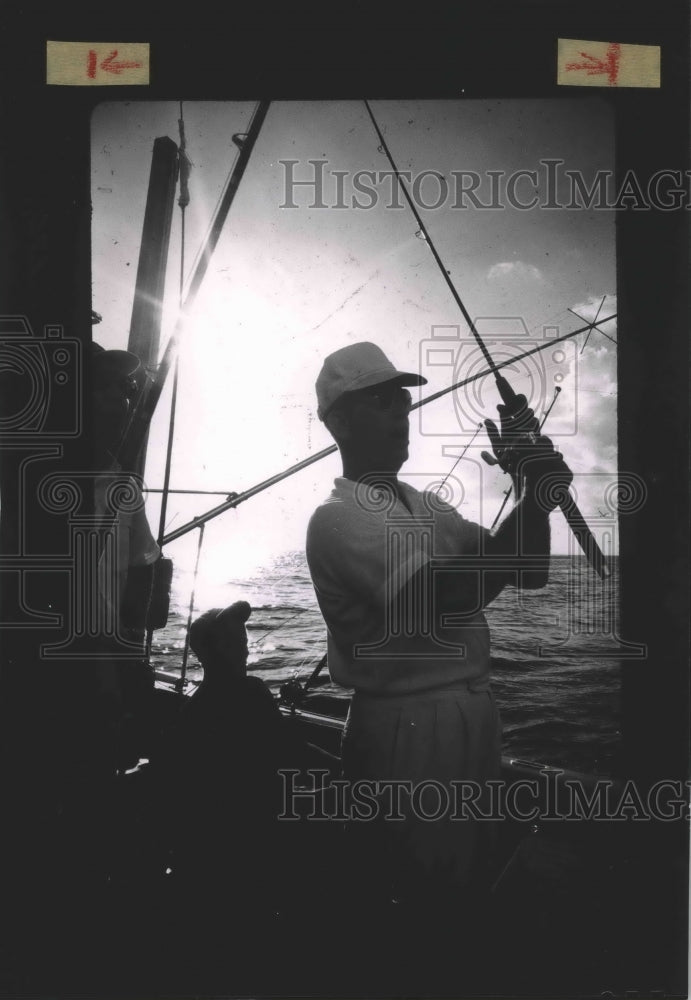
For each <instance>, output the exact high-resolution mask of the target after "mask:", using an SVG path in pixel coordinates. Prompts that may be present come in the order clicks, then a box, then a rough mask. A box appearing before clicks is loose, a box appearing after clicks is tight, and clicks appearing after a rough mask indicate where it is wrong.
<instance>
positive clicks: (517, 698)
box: [152, 552, 621, 774]
mask: <svg viewBox="0 0 691 1000" xmlns="http://www.w3.org/2000/svg"><path fill="white" fill-rule="evenodd" d="M190 583H191V581H188V580H185V579H181V578H180V577H178V578H177V579H176V580H175V581H174V588H173V589H174V596H173V602H172V605H171V614H170V616H169V620H168V625H167V626H166V628H165V629H161V630H160V631H158V632H156V633H155V635H154V643H153V647H152V662H153V665H154V667H155V668H156V669H160V670H165V671H166V672H167V673H175V672H179V670H180V663H181V654H182V649H183V646H184V641H185V631H186V624H187V616H188V611H189V600H190V592H189V590H188V592H187V593H185V588H186V586H189V584H190ZM215 596H216V599H215V600H214V606H219V607H221V606H224V605H226V604H230V603H232V602H233V601H235V600H239V599H244V600H247V601H249V602H250V604H251V605H252V616H251V618H250V620H249V621H248V623H247V625H248V635H249V643H250V657H249V670H250V671H251V672H253V673H255V674H256V675H257V676H259V677H261V678H263V679H264V680H265V681H266V682H267V684H269V686H270V687H271V688H272V689H273V690H274V691H276V692H277V691H278V688H279V687H280V685H281V684H282V683H283V682H284V681H286V680H289V679H290V678H292V677H294V676H297V677H299V678H301V679H304V678H306V677H308V676H309V675H310V673H311V672H312V670H313V669H314V668H315V667H316V665H317V663H318V662H319V660H320V659H321V657H322V656H323V655H324V653H325V652H326V632H325V626H324V622H323V619H322V617H321V613H320V611H319V607H318V605H317V602H316V598H315V596H314V591H313V589H312V584H311V581H310V577H309V572H308V569H307V564H306V562H305V557H304V554H303V553H301V552H294V553H289V554H287V555H283V556H281V557H280V558H278V559H277V560H276V561H275V562H274V563H273V564H272V565H270V566H267V567H266V568H265V569H264V570H263V571H262V572H261V573H260V574H257V575H256V576H254V577H252V578H250V579H246V580H229V581H228V582H227V584H226V585H225V586H224V587H222V588H221V589H220V591H219V592H218V594H217V595H215ZM205 610H207V608H206V607H199V608H197V607H195V616H196V615H197V614H199V613H201V612H202V611H205ZM486 615H487V620H488V622H489V626H490V633H491V638H492V663H493V667H492V683H493V687H494V691H495V694H496V697H497V701H498V703H499V707H500V710H501V715H502V721H503V733H504V752H505V753H507V754H511V755H512V756H516V757H522V758H525V759H528V760H533V761H539V762H542V763H547V764H553V765H556V766H559V767H566V768H574V769H576V770H580V771H586V772H589V773H596V774H609V773H611V772H612V769H613V766H614V762H615V760H616V755H617V753H618V750H619V741H620V732H619V696H620V672H621V664H620V659H619V642H618V640H617V638H616V637H617V634H618V630H617V622H618V573H617V565H616V560H614V564H613V572H612V574H611V576H610V577H609V579H608V580H606V581H601V580H599V579H598V578H597V577H596V576H595V574H594V573H593V571H592V570H591V569H590V568H589V567H588V565H587V563H586V561H585V559H584V558H582V557H577V556H554V557H553V559H552V569H551V574H550V582H549V584H548V585H547V587H545V588H544V590H541V591H533V592H524V593H521V592H518V591H516V590H515V589H514V588H507V589H506V590H505V591H504V592H503V593H502V594H501V595H500V596H499V597H498V598H497V600H496V601H495V602H494V603H493V604H492V605H491V606H490V607H489V608H488V609H487V611H486ZM188 676H189V677H190V678H192V679H200V678H201V676H202V672H201V670H200V668H199V666H198V664H197V661H196V659H195V657H194V654H192V653H190V654H189V659H188ZM323 676H327V674H326V671H324V674H323ZM319 691H320V693H329V694H331V695H333V696H335V697H339V698H345V699H347V698H349V697H350V692H349V691H348V690H346V689H344V688H341V687H338V686H337V685H334V684H331V683H330V682H328V683H325V684H323V685H322V686H321V687H320V688H319Z"/></svg>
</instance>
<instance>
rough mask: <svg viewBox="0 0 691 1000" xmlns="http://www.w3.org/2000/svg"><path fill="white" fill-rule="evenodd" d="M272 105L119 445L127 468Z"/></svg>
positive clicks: (243, 149) (238, 167)
mask: <svg viewBox="0 0 691 1000" xmlns="http://www.w3.org/2000/svg"><path fill="white" fill-rule="evenodd" d="M270 103H271V102H270V101H259V103H258V105H257V109H256V111H255V112H254V115H253V117H252V120H251V122H250V126H249V128H248V130H247V133H246V134H245V135H244V136H243V138H242V140H241V141H240V142H238V143H236V145H238V146H239V149H240V152H239V155H238V158H237V160H236V162H235V166H234V167H233V170H232V172H231V175H230V177H229V178H228V184H227V186H226V189H225V191H224V192H223V197H222V198H221V201H220V203H219V206H218V210H217V212H216V216H215V218H214V220H213V222H212V225H211V228H210V230H209V234H208V236H207V238H206V242H205V244H204V248H203V250H202V252H201V254H200V255H199V259H198V261H197V264H196V267H195V270H194V273H193V275H192V278H191V280H190V283H189V286H188V290H187V294H186V296H185V301H184V303H183V305H182V308H181V309H180V311H179V312H178V317H177V320H176V323H175V327H174V329H173V332H172V334H171V336H170V339H169V340H168V343H167V344H166V349H165V351H164V353H163V357H162V358H161V362H160V364H159V366H158V371H157V372H156V375H155V376H154V377H153V379H152V380H151V381H150V382H149V383H148V384H147V385H146V386H145V387H143V388H142V391H141V394H140V397H139V400H138V405H137V406H136V407H135V408H134V409H133V411H132V414H131V415H130V418H129V420H128V422H127V425H126V426H125V429H124V432H123V436H122V439H121V441H120V445H119V447H118V449H117V455H116V459H117V461H118V462H119V464H120V465H121V466H123V467H124V468H126V467H127V466H128V465H129V464H131V463H132V462H133V461H134V459H136V456H137V454H138V452H139V450H140V448H141V446H142V443H143V441H144V438H145V436H146V432H147V430H148V428H149V425H150V424H151V418H152V417H153V415H154V411H155V410H156V406H157V405H158V401H159V399H160V397H161V393H162V392H163V387H164V385H165V382H166V379H167V377H168V374H169V372H170V370H171V369H172V367H173V363H174V361H175V358H176V357H177V352H178V346H179V342H180V337H181V334H182V330H183V327H184V324H185V322H186V320H187V316H188V314H189V312H190V310H191V308H192V306H193V304H194V301H195V299H196V297H197V294H198V292H199V288H200V286H201V283H202V281H203V280H204V276H205V275H206V272H207V269H208V267H209V263H210V262H211V257H212V255H213V252H214V250H215V249H216V244H217V243H218V240H219V238H220V235H221V232H222V230H223V226H224V225H225V221H226V219H227V217H228V212H229V211H230V207H231V205H232V204H233V201H234V199H235V195H236V194H237V191H238V187H239V185H240V181H241V180H242V177H243V175H244V173H245V169H246V167H247V164H248V162H249V158H250V154H251V152H252V150H253V149H254V146H255V143H256V141H257V138H258V136H259V131H260V129H261V127H262V125H263V123H264V119H265V118H266V114H267V111H268V110H269V104H270Z"/></svg>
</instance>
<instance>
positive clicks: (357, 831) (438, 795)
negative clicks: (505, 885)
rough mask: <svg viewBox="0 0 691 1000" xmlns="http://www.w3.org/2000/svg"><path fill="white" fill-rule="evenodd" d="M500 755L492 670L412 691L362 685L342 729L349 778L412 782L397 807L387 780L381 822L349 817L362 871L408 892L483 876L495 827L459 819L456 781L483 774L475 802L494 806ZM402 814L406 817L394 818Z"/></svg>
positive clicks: (381, 800)
mask: <svg viewBox="0 0 691 1000" xmlns="http://www.w3.org/2000/svg"><path fill="white" fill-rule="evenodd" d="M500 755H501V724H500V719H499V711H498V709H497V706H496V703H495V700H494V695H493V693H492V691H491V688H490V686H489V682H488V681H487V680H486V679H483V680H478V681H470V682H459V683H457V684H454V685H453V686H452V687H445V688H438V689H435V690H432V691H422V692H416V693H414V694H406V695H390V696H388V695H387V696H383V695H382V696H378V695H377V696H374V695H368V694H364V693H362V692H356V693H355V694H354V696H353V699H352V702H351V706H350V711H349V713H348V719H347V721H346V727H345V731H344V735H343V744H342V762H343V775H344V777H345V778H346V779H348V780H350V782H351V783H352V782H358V781H370V782H372V781H374V782H387V781H394V782H404V783H405V785H404V786H403V787H404V789H405V791H401V792H397V793H396V794H397V799H396V803H395V807H394V808H393V809H392V808H391V805H390V803H391V795H392V792H391V791H390V790H387V789H386V786H385V785H384V786H379V791H380V795H379V798H378V800H377V801H378V803H379V810H378V818H377V819H376V821H372V820H367V819H365V820H358V819H351V821H350V822H349V824H348V833H349V837H350V843H351V844H352V845H353V848H354V852H355V856H356V857H357V858H358V859H359V861H358V862H357V864H358V866H359V869H360V871H361V873H363V874H364V873H365V871H366V872H367V876H366V877H368V878H370V879H371V878H373V877H374V878H377V879H379V880H380V881H385V882H387V883H388V885H389V886H392V887H393V888H392V889H391V890H390V891H391V892H393V894H394V895H400V896H403V897H404V896H405V895H406V894H412V895H419V894H420V893H422V894H423V895H424V894H425V893H426V892H431V893H435V892H439V891H442V892H444V891H450V892H453V891H454V890H456V889H458V888H459V887H462V886H468V885H471V884H473V883H476V882H477V881H478V880H481V876H482V868H483V865H485V864H486V862H487V859H488V851H489V848H490V845H491V841H492V839H493V833H494V829H495V827H494V824H493V823H489V822H486V821H484V820H476V819H473V818H460V817H461V816H462V813H463V811H464V810H463V809H461V808H459V802H460V797H461V793H460V792H459V789H458V787H457V786H455V785H454V784H453V783H454V782H473V783H477V786H478V787H479V788H480V789H481V790H482V791H481V792H480V797H479V798H478V799H477V801H476V805H477V807H478V808H479V809H482V810H483V811H484V810H486V807H487V794H486V786H485V782H486V781H487V780H488V779H496V778H498V777H499V768H500ZM408 789H410V790H411V791H412V792H413V794H412V795H410V794H409V793H408ZM463 794H470V792H469V791H466V793H463ZM363 811H364V812H366V810H361V812H363ZM466 811H467V810H466ZM397 813H398V814H399V815H400V813H402V814H403V816H404V818H403V819H394V818H391V817H392V816H393V815H395V814H397ZM454 814H455V815H456V818H452V817H453V816H454ZM387 817H388V818H387ZM375 871H376V875H374V874H373V872H375ZM385 891H389V890H388V889H385Z"/></svg>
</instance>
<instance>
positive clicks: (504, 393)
mask: <svg viewBox="0 0 691 1000" xmlns="http://www.w3.org/2000/svg"><path fill="white" fill-rule="evenodd" d="M365 108H366V109H367V113H368V114H369V116H370V119H371V121H372V125H373V126H374V130H375V132H376V133H377V137H378V139H379V142H380V148H381V150H382V151H383V152H384V153H385V155H386V156H387V158H388V160H389V163H390V164H391V168H392V170H393V173H394V175H395V177H396V179H397V180H398V183H399V186H400V188H401V190H402V192H403V194H404V195H405V199H406V201H407V202H408V206H409V208H410V210H411V212H412V213H413V216H414V218H415V221H416V222H417V224H418V226H419V232H420V233H421V235H422V236H423V238H424V240H425V242H426V243H427V245H428V247H429V248H430V250H431V252H432V256H433V257H434V259H435V261H436V263H437V265H438V267H439V270H440V272H441V274H442V277H443V278H444V281H445V282H446V284H447V286H448V288H449V291H450V292H451V295H452V296H453V299H454V302H455V303H456V305H457V306H458V308H459V309H460V311H461V315H462V316H463V319H464V320H465V321H466V323H467V324H468V329H469V330H470V332H471V333H472V335H473V337H474V338H475V341H476V343H477V345H478V347H479V348H480V351H481V352H482V355H483V357H484V359H485V361H486V362H487V365H488V367H489V370H490V372H491V373H492V375H493V376H494V381H495V384H496V386H497V390H498V392H499V395H500V397H501V400H502V402H503V403H504V405H505V406H506V407H508V408H509V411H510V412H511V411H512V410H513V412H517V408H518V407H519V403H518V396H517V394H516V393H515V392H514V390H513V389H512V387H511V386H510V385H509V383H508V382H507V380H506V379H505V378H504V376H503V375H500V374H499V366H498V365H496V364H495V363H494V361H493V360H492V356H491V354H490V353H489V351H488V350H487V347H486V345H485V343H484V341H483V339H482V337H481V336H480V334H479V333H478V331H477V328H476V326H475V323H474V322H473V319H472V317H471V315H470V313H469V312H468V310H467V309H466V307H465V305H464V304H463V300H462V299H461V297H460V295H459V293H458V291H457V289H456V286H455V285H454V283H453V281H452V280H451V276H450V273H449V271H448V270H447V269H446V268H445V267H444V262H443V261H442V259H441V257H440V256H439V254H438V252H437V249H436V247H435V246H434V244H433V242H432V240H431V239H430V236H429V233H428V232H427V228H426V226H425V224H424V222H423V221H422V218H421V217H420V213H419V212H418V210H417V208H416V207H415V204H414V202H413V199H412V198H411V196H410V194H409V193H408V188H407V187H406V186H405V184H404V183H403V178H402V177H401V175H400V173H399V170H398V167H397V166H396V164H395V163H394V159H393V157H392V155H391V152H390V151H389V148H388V146H387V144H386V140H385V139H384V136H383V135H382V132H381V130H380V128H379V125H378V124H377V120H376V119H375V117H374V115H373V113H372V109H371V108H370V105H369V101H367V100H365ZM602 322H604V320H602ZM532 436H533V438H534V435H532ZM559 506H560V507H561V509H562V511H563V513H564V516H565V518H566V520H567V522H568V524H569V527H570V528H571V530H572V532H573V534H574V535H575V537H576V540H577V541H578V544H579V545H580V546H581V548H582V549H583V551H584V553H585V555H586V556H587V558H588V561H589V563H590V565H591V566H592V567H593V569H594V570H595V572H596V573H597V574H598V575H599V576H600V577H601V578H604V577H606V576H607V575H608V571H607V567H606V564H605V557H604V555H603V553H602V550H601V549H600V546H599V545H598V544H597V542H596V540H595V538H594V536H593V534H592V532H591V531H590V528H589V527H588V525H587V524H586V523H585V519H584V517H583V515H582V514H581V512H580V510H579V509H578V507H577V506H576V502H575V500H574V499H573V497H572V496H571V494H570V493H569V492H568V490H565V491H563V495H562V498H561V499H560V502H559Z"/></svg>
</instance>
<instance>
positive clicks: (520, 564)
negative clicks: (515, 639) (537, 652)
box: [435, 396, 573, 614]
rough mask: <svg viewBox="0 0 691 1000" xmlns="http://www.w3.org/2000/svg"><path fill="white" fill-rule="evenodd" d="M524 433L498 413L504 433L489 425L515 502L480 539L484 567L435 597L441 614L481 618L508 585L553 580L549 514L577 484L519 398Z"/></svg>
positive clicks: (451, 577)
mask: <svg viewBox="0 0 691 1000" xmlns="http://www.w3.org/2000/svg"><path fill="white" fill-rule="evenodd" d="M517 404H518V407H519V408H518V411H517V414H518V417H519V420H520V422H521V427H520V430H519V432H518V433H517V431H516V429H515V426H512V424H515V422H516V421H515V414H513V413H512V412H508V411H507V408H506V407H500V408H499V410H500V413H501V416H502V433H501V434H500V433H499V431H498V429H497V427H496V425H495V424H494V422H493V421H491V420H488V421H487V422H486V424H487V431H488V434H489V437H490V441H491V442H492V447H493V449H494V453H495V455H496V456H497V461H498V462H499V464H500V465H501V466H502V468H503V469H504V470H505V471H506V472H509V474H510V475H511V478H512V480H513V487H514V495H515V496H516V497H517V502H516V504H515V506H514V508H513V510H512V511H511V513H510V514H509V515H508V516H507V517H506V518H505V519H504V520H503V521H502V523H501V524H500V525H499V527H498V529H497V530H496V531H495V532H494V533H492V534H490V533H484V534H483V536H482V543H481V544H482V551H481V554H480V560H479V561H480V566H479V567H478V568H477V569H475V570H474V571H473V569H470V568H469V569H468V570H467V571H459V572H454V573H449V574H445V577H446V579H442V580H441V582H440V586H439V587H438V588H437V592H436V594H435V601H436V606H437V610H438V611H441V613H442V614H446V613H453V612H454V611H455V612H456V613H459V612H460V613H464V612H465V613H467V614H471V613H473V612H477V611H478V610H480V609H481V608H484V607H487V605H488V604H490V603H491V602H492V601H493V600H494V599H495V598H496V597H497V596H498V595H499V594H500V593H501V591H502V590H503V589H504V587H505V586H506V585H507V584H511V585H513V586H516V587H520V588H521V589H525V590H539V589H540V588H542V587H544V586H545V585H546V584H547V581H548V579H549V557H550V528H549V514H550V512H551V511H552V510H553V509H554V508H555V507H556V506H557V501H558V499H559V497H560V495H561V494H562V493H563V492H565V491H566V490H568V486H569V484H570V483H571V480H572V479H573V474H572V473H571V470H570V469H569V467H568V466H567V465H566V463H565V462H564V459H563V458H562V456H561V454H560V453H559V452H558V451H556V450H555V449H554V446H553V445H552V442H551V441H550V439H549V438H546V437H542V436H541V435H540V434H539V429H538V428H537V421H536V419H535V417H534V414H533V412H532V410H529V409H527V407H526V405H525V397H523V396H521V397H517Z"/></svg>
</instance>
